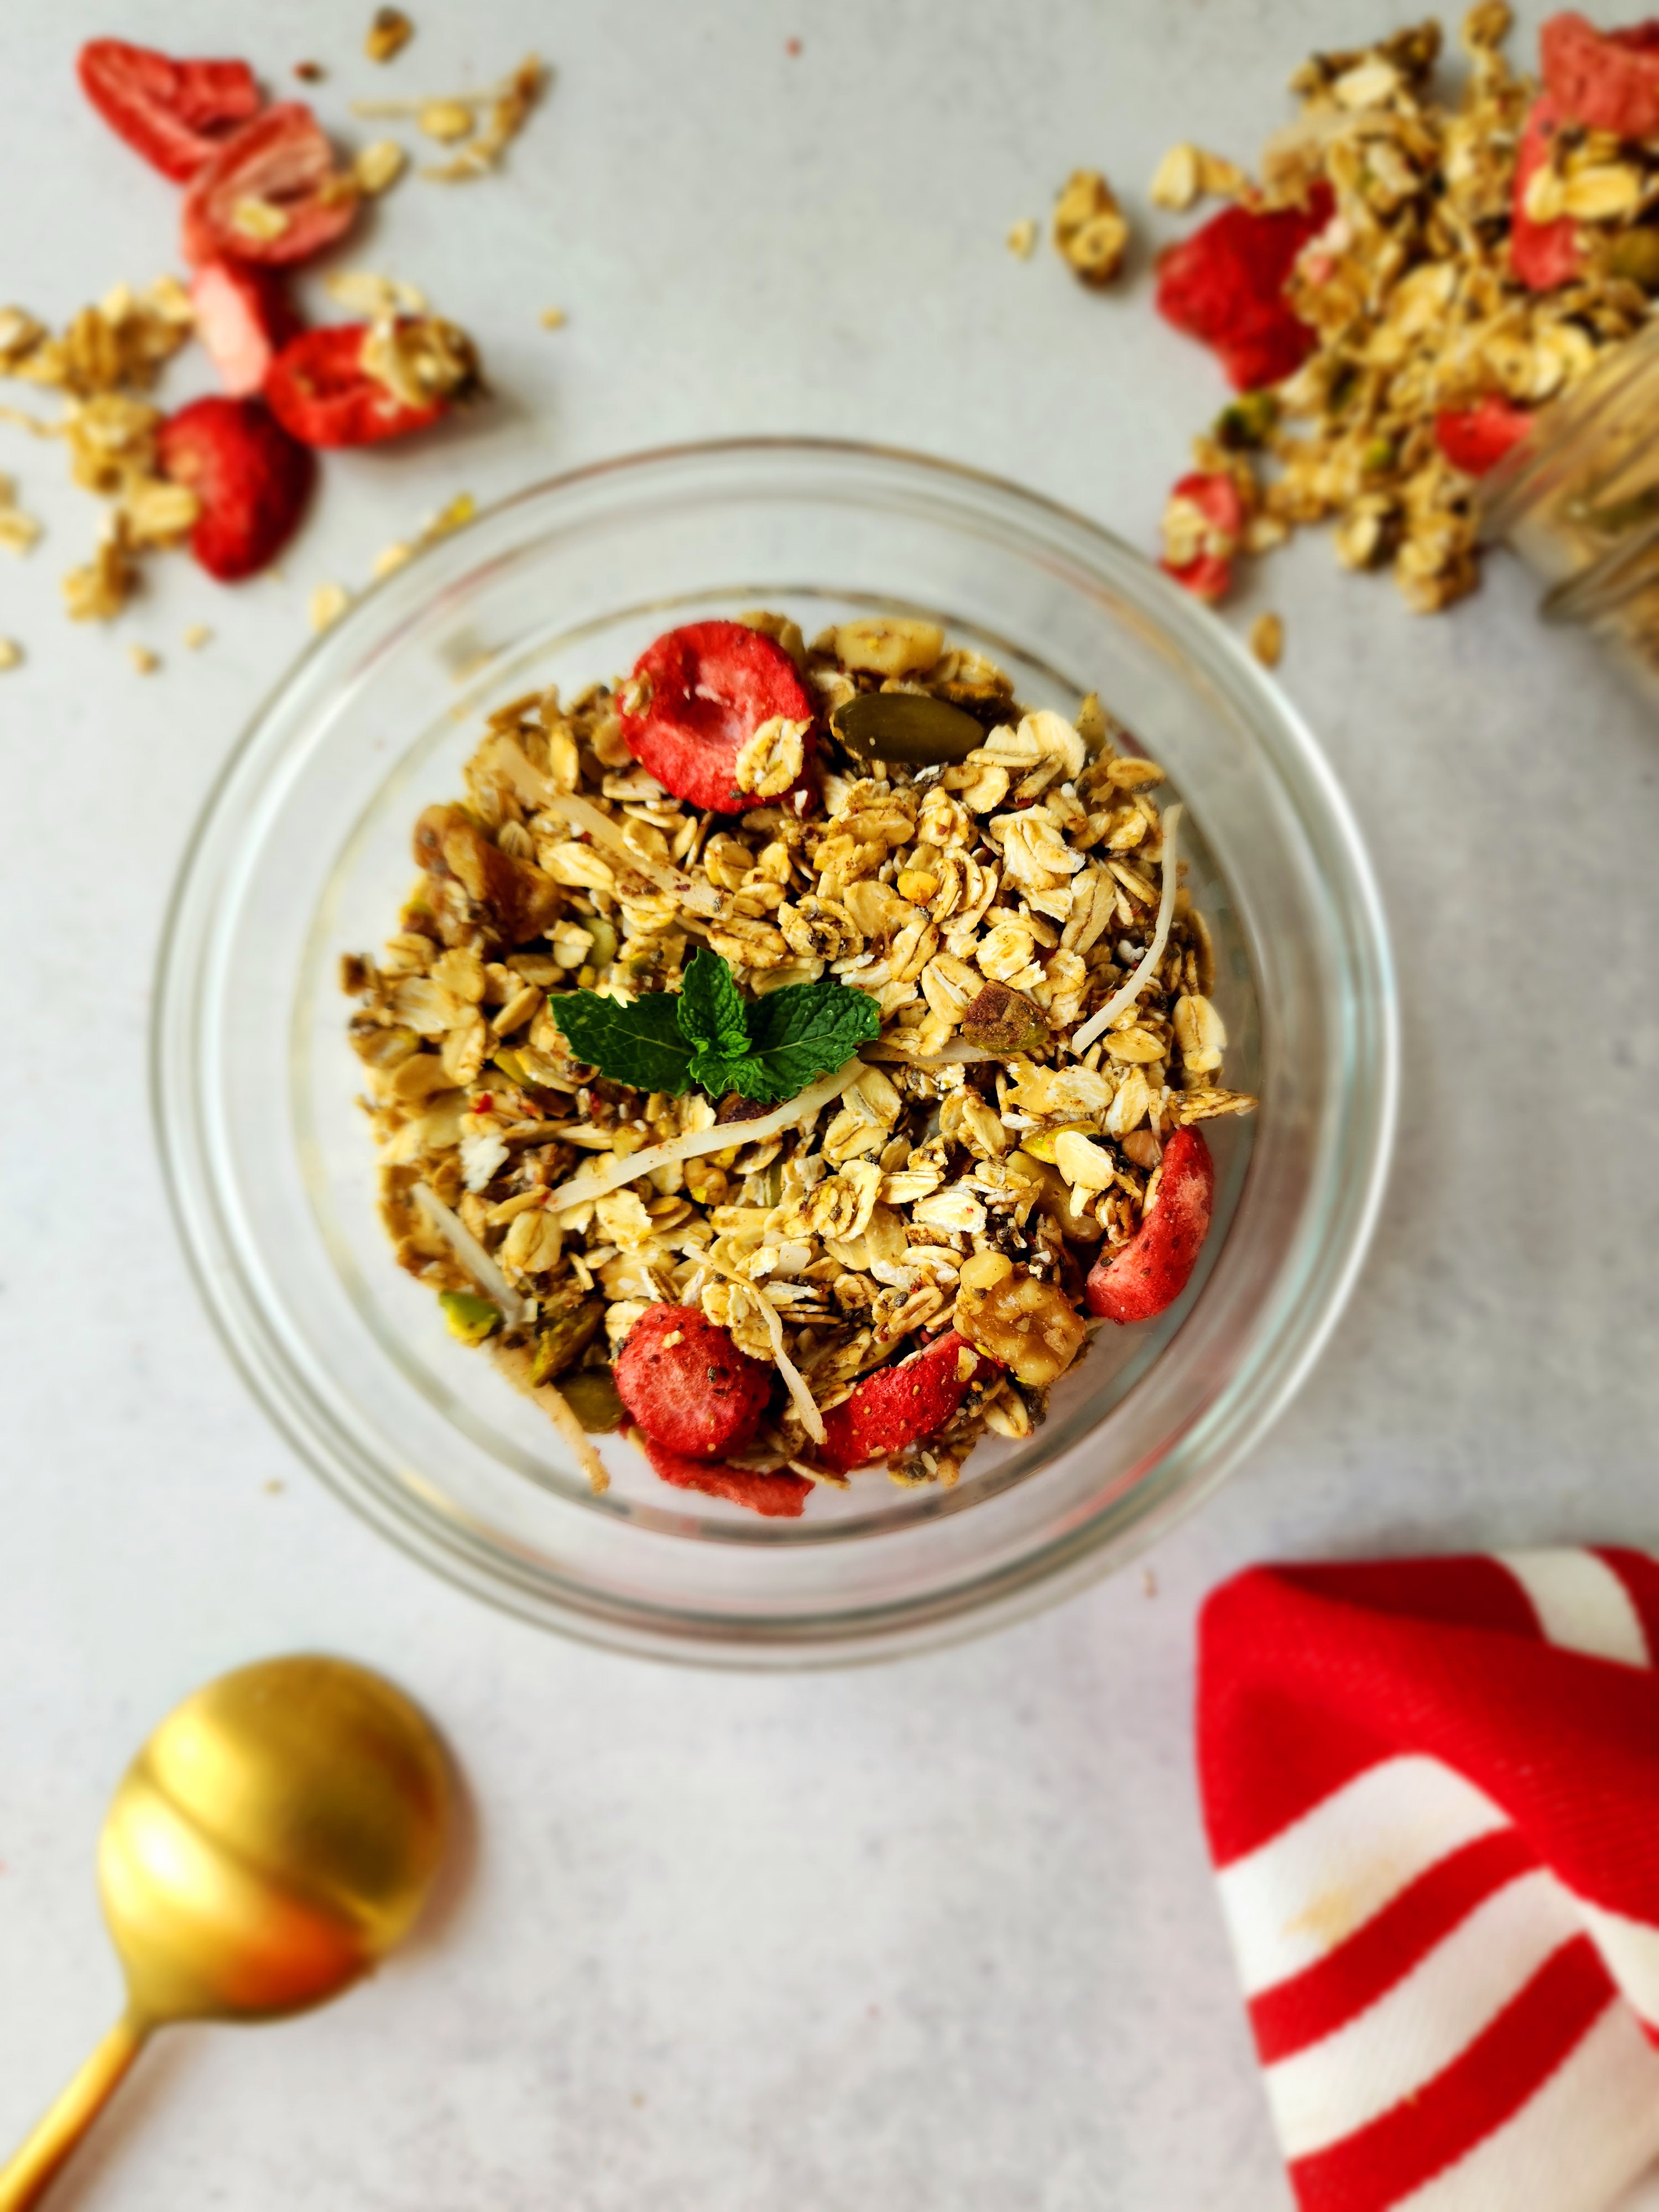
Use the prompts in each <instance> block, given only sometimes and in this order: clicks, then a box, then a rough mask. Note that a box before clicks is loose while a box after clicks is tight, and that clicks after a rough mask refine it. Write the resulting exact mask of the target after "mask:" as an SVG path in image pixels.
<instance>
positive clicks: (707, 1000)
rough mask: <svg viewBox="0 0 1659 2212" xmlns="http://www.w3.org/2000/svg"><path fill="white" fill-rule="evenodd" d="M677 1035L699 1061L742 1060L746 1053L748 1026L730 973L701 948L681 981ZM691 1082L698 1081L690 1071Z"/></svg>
mask: <svg viewBox="0 0 1659 2212" xmlns="http://www.w3.org/2000/svg"><path fill="white" fill-rule="evenodd" d="M675 1003H676V1006H678V1020H679V1025H680V1035H681V1036H683V1037H684V1039H685V1042H686V1044H687V1046H688V1047H689V1048H690V1050H691V1051H692V1052H693V1053H694V1054H695V1055H696V1058H697V1059H699V1060H705V1059H706V1060H708V1061H709V1062H710V1063H711V1064H713V1063H714V1062H717V1061H720V1060H741V1059H742V1058H743V1056H744V1053H746V1052H747V1051H748V1049H749V1024H748V1023H747V1022H746V1021H745V1019H744V1003H743V1000H742V999H741V998H740V997H739V996H738V987H737V985H736V983H735V982H734V981H732V970H731V969H730V968H728V967H727V966H726V963H725V961H724V960H722V959H721V958H720V954H719V953H718V952H711V951H709V950H708V946H707V945H699V946H698V947H697V949H696V951H695V952H694V953H693V954H692V955H691V957H690V960H689V961H688V962H687V963H686V966H685V973H684V975H683V976H682V977H681V979H680V995H679V997H678V1000H676V1002H675ZM693 1073H694V1079H696V1080H698V1081H701V1078H700V1077H696V1073H695V1070H694V1071H693Z"/></svg>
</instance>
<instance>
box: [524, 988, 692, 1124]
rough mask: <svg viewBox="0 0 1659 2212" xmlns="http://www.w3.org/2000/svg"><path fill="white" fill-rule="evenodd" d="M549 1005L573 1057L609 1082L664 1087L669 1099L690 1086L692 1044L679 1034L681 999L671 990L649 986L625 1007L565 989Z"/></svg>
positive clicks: (592, 994)
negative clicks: (678, 1014)
mask: <svg viewBox="0 0 1659 2212" xmlns="http://www.w3.org/2000/svg"><path fill="white" fill-rule="evenodd" d="M547 1004H548V1010H549V1012H550V1013H551V1014H552V1017H553V1019H554V1020H555V1022H556V1024H558V1028H559V1033H560V1035H561V1036H562V1037H563V1038H564V1040H565V1042H566V1043H567V1044H568V1046H569V1047H570V1049H571V1051H572V1052H574V1054H575V1055H576V1057H577V1059H578V1060H585V1061H586V1064H587V1065H588V1066H590V1067H597V1068H598V1069H599V1073H600V1074H601V1075H608V1076H609V1077H610V1079H611V1081H612V1082H613V1083H627V1084H630V1085H632V1086H633V1088H634V1089H635V1091H666V1092H667V1093H668V1095H669V1097H671V1098H678V1097H679V1096H680V1094H681V1093H682V1092H683V1091H686V1090H688V1089H689V1088H690V1083H691V1053H692V1048H691V1047H690V1045H689V1044H688V1043H687V1042H686V1041H685V1038H684V1036H683V1035H682V1034H681V1031H680V1025H679V1022H678V1018H677V1015H676V1009H677V1007H678V1005H679V1000H678V999H677V998H675V997H674V995H673V994H672V993H671V992H668V991H647V993H646V994H645V996H644V997H643V998H640V999H635V1000H634V1001H633V1003H632V1004H631V1005H630V1006H621V1005H619V1004H618V1003H617V1000H615V999H607V998H603V997H601V995H600V994H599V992H597V991H568V992H562V993H561V994H559V995H558V996H557V997H556V998H550V999H549V1000H548V1002H547Z"/></svg>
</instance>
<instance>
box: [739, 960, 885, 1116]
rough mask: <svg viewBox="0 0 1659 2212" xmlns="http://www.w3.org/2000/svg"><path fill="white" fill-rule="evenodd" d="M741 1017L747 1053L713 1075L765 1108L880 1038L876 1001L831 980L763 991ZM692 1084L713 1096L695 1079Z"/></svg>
mask: <svg viewBox="0 0 1659 2212" xmlns="http://www.w3.org/2000/svg"><path fill="white" fill-rule="evenodd" d="M746 1012H747V1013H748V1016H749V1049H748V1051H747V1052H746V1053H745V1054H744V1056H743V1057H742V1058H741V1059H740V1060H732V1061H730V1062H728V1063H727V1065H726V1066H725V1067H724V1068H722V1069H720V1071H718V1073H719V1074H720V1077H721V1078H722V1079H724V1081H725V1083H726V1085H727V1087H728V1088H729V1089H731V1090H732V1091H736V1092H737V1094H738V1097H740V1098H752V1099H754V1100H756V1101H757V1103H759V1102H763V1103H766V1104H768V1105H775V1104H776V1103H778V1102H779V1101H780V1100H781V1099H785V1098H793V1097H796V1096H797V1094H798V1093H799V1092H800V1091H805V1088H806V1086H807V1085H808V1084H809V1083H811V1081H812V1080H813V1079H814V1078H815V1077H817V1076H820V1075H831V1074H833V1073H835V1071H836V1068H838V1067H841V1066H844V1065H845V1064H846V1062H847V1061H848V1060H850V1059H851V1058H852V1057H853V1054H854V1053H855V1052H856V1051H857V1050H858V1048H859V1047H860V1045H861V1044H867V1043H868V1042H869V1041H870V1039H871V1038H872V1037H875V1036H879V1035H880V1034H881V1008H880V1006H878V1004H877V1002H876V1000H874V999H872V997H871V995H870V994H869V993H868V992H867V991H855V990H853V989H850V988H849V987H848V985H846V984H845V983H843V982H842V981H841V980H840V978H839V977H838V976H835V975H823V976H820V977H819V979H818V981H817V982H816V983H791V984H788V985H787V986H786V987H785V988H784V989H783V990H781V991H769V992H768V993H767V994H766V996H765V997H764V998H763V999H757V1000H755V1001H754V1003H753V1004H752V1005H751V1006H749V1007H748V1008H747V1009H746ZM700 1057H701V1055H700ZM709 1072H710V1073H711V1074H714V1073H716V1071H714V1070H713V1069H711V1070H710V1071H709ZM696 1081H698V1082H699V1083H702V1085H703V1088H704V1089H705V1090H708V1091H709V1092H710V1095H711V1096H713V1095H714V1093H713V1088H712V1085H710V1084H708V1083H706V1082H704V1081H703V1078H702V1076H701V1075H696Z"/></svg>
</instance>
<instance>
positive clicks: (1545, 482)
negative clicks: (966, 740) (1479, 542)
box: [1480, 324, 1659, 702]
mask: <svg viewBox="0 0 1659 2212" xmlns="http://www.w3.org/2000/svg"><path fill="white" fill-rule="evenodd" d="M1480 515H1481V536H1482V538H1484V539H1486V541H1487V542H1488V543H1492V542H1495V541H1496V542H1502V543H1503V544H1508V545H1510V546H1512V547H1513V548H1514V550H1516V552H1517V553H1519V554H1520V556H1521V557H1522V560H1524V561H1525V562H1527V564H1528V567H1529V568H1532V569H1533V570H1534V571H1535V573H1536V574H1538V575H1540V576H1541V577H1542V578H1543V580H1544V582H1545V584H1546V585H1547V586H1548V588H1547V591H1546V592H1545V594H1544V598H1543V599H1542V601H1541V605H1540V610H1539V611H1540V612H1541V615H1542V617H1543V618H1544V620H1545V621H1546V622H1549V623H1584V624H1586V625H1588V626H1589V628H1590V629H1593V630H1595V632H1596V633H1597V634H1598V635H1601V636H1602V637H1604V638H1605V639H1606V640H1607V641H1608V643H1609V644H1611V645H1612V646H1613V648H1614V651H1615V653H1616V656H1617V657H1618V659H1620V663H1621V665H1623V666H1624V667H1625V668H1626V670H1627V671H1628V672H1630V673H1631V674H1632V675H1633V676H1634V677H1635V678H1636V679H1637V681H1638V684H1640V685H1641V686H1642V687H1643V689H1644V690H1646V691H1647V693H1648V695H1649V696H1650V697H1651V698H1653V699H1654V700H1655V701H1656V702H1659V324H1650V325H1649V326H1648V328H1647V329H1646V330H1644V331H1642V332H1640V333H1639V335H1638V336H1637V337H1634V338H1632V340H1631V341H1630V343H1628V344H1627V345H1622V346H1620V347H1617V348H1616V349H1614V350H1613V351H1612V352H1611V353H1609V354H1608V355H1607V356H1606V357H1605V358H1604V359H1603V360H1602V361H1601V362H1600V363H1598V365H1597V366H1596V368H1595V369H1594V370H1593V371H1592V373H1591V374H1589V376H1588V377H1586V379H1585V380H1584V381H1583V383H1582V384H1581V385H1579V386H1577V389H1576V390H1574V391H1573V392H1571V393H1570V394H1569V395H1568V396H1567V397H1566V398H1562V399H1559V400H1557V401H1555V402H1554V404H1553V405H1551V406H1549V407H1547V408H1546V409H1544V410H1543V411H1542V412H1541V414H1540V416H1539V417H1538V421H1537V423H1536V425H1535V426H1534V429H1533V431H1532V434H1531V435H1529V436H1528V438H1527V439H1526V441H1525V442H1524V443H1523V444H1522V445H1520V446H1518V447H1516V449H1515V451H1514V452H1513V453H1510V455H1509V456H1508V457H1507V459H1504V461H1503V462H1502V463H1500V464H1499V465H1498V467H1497V468H1495V469H1494V470H1493V471H1492V473H1491V475H1490V476H1488V477H1486V478H1485V479H1484V480H1483V482H1482V483H1481V486H1480Z"/></svg>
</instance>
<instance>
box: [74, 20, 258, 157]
mask: <svg viewBox="0 0 1659 2212" xmlns="http://www.w3.org/2000/svg"><path fill="white" fill-rule="evenodd" d="M75 68H76V75H77V76H79V78H80V80H81V89H82V92H84V93H85V94H86V95H87V98H88V100H90V101H91V102H92V104H93V106H94V107H95V108H96V109H97V110H98V112H99V113H100V115H101V116H102V117H103V118H104V120H105V122H106V123H107V124H108V125H109V127H110V129H111V130H112V131H114V133H115V134H116V136H117V137H118V138H124V139H125V141H126V143H127V144H128V145H129V146H131V148H132V149H133V151H134V152H135V153H136V154H142V155H143V157H144V159H145V161H148V162H149V165H150V167H152V168H155V169H159V170H160V171H161V174H162V175H163V176H164V177H171V178H172V179H173V182H174V184H177V185H186V184H188V183H189V182H190V180H191V178H192V177H193V176H194V175H195V174H196V173H197V170H198V169H201V168H203V167H205V166H206V164H207V163H208V162H209V161H211V160H212V158H213V156H214V155H215V154H216V153H217V152H218V150H219V148H220V146H221V144H222V143H223V140H224V137H225V134H226V132H227V131H233V130H234V129H235V127H236V125H238V124H240V123H246V122H247V121H248V120H249V119H250V118H252V117H253V116H255V115H257V114H258V112H259V88H258V85H257V84H256V83H255V82H254V79H253V72H252V70H251V69H250V68H249V67H248V65H247V64H246V62H228V61H174V60H173V58H172V57H171V55H168V54H161V53H157V52H155V49H154V48H153V47H151V46H129V45H128V44H127V42H126V41H125V39H91V40H88V42H87V44H86V45H85V46H82V49H81V51H80V52H79V54H78V55H77V56H76V62H75Z"/></svg>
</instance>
